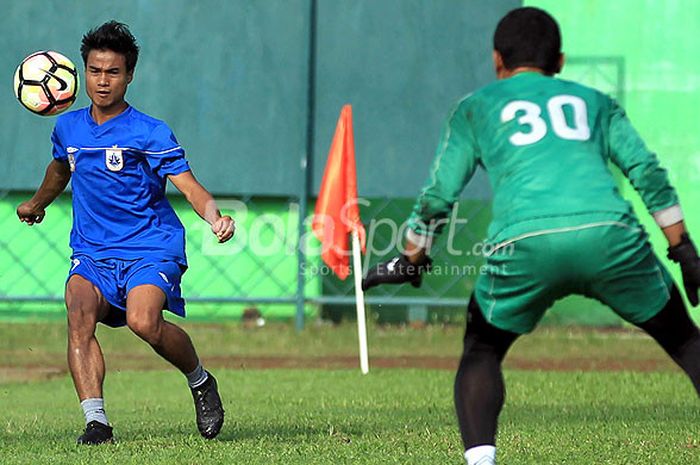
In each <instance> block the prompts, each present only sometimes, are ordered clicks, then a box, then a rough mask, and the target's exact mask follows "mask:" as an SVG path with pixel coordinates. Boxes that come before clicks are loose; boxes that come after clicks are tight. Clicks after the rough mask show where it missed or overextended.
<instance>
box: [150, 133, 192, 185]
mask: <svg viewBox="0 0 700 465" xmlns="http://www.w3.org/2000/svg"><path fill="white" fill-rule="evenodd" d="M144 152H145V155H146V159H147V160H148V165H149V166H150V167H151V170H153V172H154V173H156V174H157V175H158V176H161V177H166V176H168V175H175V174H180V173H184V172H185V171H188V170H189V169H190V165H189V163H188V162H187V159H186V158H185V151H184V150H183V148H182V147H181V146H180V144H179V143H178V141H177V139H176V138H175V134H173V132H172V131H171V130H170V128H169V127H168V126H167V125H166V124H164V123H163V124H160V125H158V126H156V128H155V129H154V130H153V132H152V133H151V135H150V137H149V139H148V142H147V144H146V149H145V151H144Z"/></svg>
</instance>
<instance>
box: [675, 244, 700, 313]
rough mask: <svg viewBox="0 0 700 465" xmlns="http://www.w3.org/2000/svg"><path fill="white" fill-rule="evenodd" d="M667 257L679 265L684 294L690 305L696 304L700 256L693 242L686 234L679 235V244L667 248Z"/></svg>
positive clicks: (699, 282) (699, 280)
mask: <svg viewBox="0 0 700 465" xmlns="http://www.w3.org/2000/svg"><path fill="white" fill-rule="evenodd" d="M668 258H669V259H671V260H673V261H674V262H676V263H678V264H679V265H680V266H681V273H682V274H683V287H684V288H685V295H686V296H687V297H688V300H689V301H690V303H691V305H692V306H693V307H696V306H697V305H698V287H700V258H699V257H698V251H697V250H696V249H695V244H693V241H691V240H690V237H689V236H688V234H683V235H682V236H681V242H680V244H677V245H674V246H673V247H669V248H668Z"/></svg>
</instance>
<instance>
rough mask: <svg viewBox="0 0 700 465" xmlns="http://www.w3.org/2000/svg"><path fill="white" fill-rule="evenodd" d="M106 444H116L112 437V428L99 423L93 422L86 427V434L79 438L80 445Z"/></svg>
mask: <svg viewBox="0 0 700 465" xmlns="http://www.w3.org/2000/svg"><path fill="white" fill-rule="evenodd" d="M106 442H114V436H113V435H112V427H111V426H108V425H105V424H104V423H100V422H99V421H91V422H90V423H88V424H87V426H85V432H84V433H83V434H82V435H81V436H80V437H79V438H78V444H87V445H90V446H96V445H97V444H104V443H106Z"/></svg>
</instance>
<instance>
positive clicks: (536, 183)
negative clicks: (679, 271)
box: [409, 72, 678, 244]
mask: <svg viewBox="0 0 700 465" xmlns="http://www.w3.org/2000/svg"><path fill="white" fill-rule="evenodd" d="M609 161H612V162H613V163H614V164H615V165H617V166H618V167H620V169H621V170H622V172H623V173H624V174H625V176H627V177H628V178H629V179H630V181H631V183H632V185H633V186H634V187H635V189H636V190H637V191H638V192H639V193H640V195H641V197H642V200H643V201H644V203H645V205H646V207H647V208H648V209H649V211H650V212H651V213H655V212H660V211H662V210H665V209H669V208H671V207H674V206H675V205H677V204H678V198H677V196H676V193H675V191H674V189H673V188H672V187H671V185H670V184H669V182H668V178H667V175H666V171H665V170H664V169H663V168H661V167H660V166H659V163H658V160H657V158H656V156H655V155H654V154H653V153H652V152H650V151H649V150H648V149H647V148H646V146H645V144H644V142H643V141H642V139H641V138H640V136H639V134H638V133H637V132H636V131H635V129H634V128H633V127H632V125H631V123H630V121H629V120H628V119H627V117H626V116H625V112H624V110H623V109H622V108H621V107H620V106H619V105H618V104H617V103H616V102H615V101H614V100H612V99H611V98H610V97H608V96H607V95H605V94H603V93H601V92H599V91H596V90H594V89H591V88H588V87H585V86H582V85H580V84H576V83H574V82H570V81H565V80H561V79H556V78H552V77H549V76H544V75H542V74H539V73H529V72H528V73H520V74H516V75H515V76H513V77H511V78H508V79H503V80H498V81H495V82H494V83H492V84H490V85H487V86H486V87H483V88H482V89H480V90H478V91H477V92H474V93H473V94H471V95H468V96H467V97H465V98H464V99H462V100H461V101H460V102H458V103H457V105H456V106H455V108H454V109H453V110H452V112H451V114H450V116H449V118H448V120H447V124H446V126H445V128H444V131H443V133H442V137H441V139H440V143H439V146H438V149H437V154H436V157H435V160H434V162H433V165H432V168H431V172H430V176H429V178H428V181H427V183H426V184H425V186H424V187H423V189H422V191H421V194H420V196H419V197H418V200H417V202H416V204H415V206H414V209H413V213H412V214H411V217H410V218H409V227H410V228H411V229H412V230H413V231H414V232H415V233H417V234H419V235H422V236H431V235H432V234H433V233H434V232H435V231H439V227H438V228H437V229H435V228H434V225H435V224H440V223H444V221H439V220H441V219H443V218H446V217H447V216H448V215H449V213H450V211H451V209H452V206H453V204H454V203H455V202H456V201H457V199H458V198H459V195H460V193H461V191H462V189H463V188H464V186H465V185H466V184H467V182H469V180H470V179H471V177H472V175H473V174H474V172H475V170H476V168H477V166H482V167H483V168H484V169H485V170H486V172H487V173H488V177H489V180H490V182H491V187H492V189H493V206H492V210H493V220H492V222H491V225H490V226H489V231H488V241H489V242H490V243H492V244H498V243H502V242H504V241H510V240H514V239H517V238H518V237H520V236H523V235H528V234H531V233H535V232H546V231H547V230H550V229H557V228H566V227H571V226H578V225H585V224H591V225H595V224H597V223H598V222H602V223H604V222H609V221H630V222H636V219H635V217H634V214H633V212H632V207H631V205H630V204H629V203H628V202H627V201H625V200H624V199H623V198H622V196H621V195H620V192H619V191H618V188H617V184H616V181H615V179H614V177H613V175H612V173H611V171H610V170H609V167H608V162H609ZM674 208H675V207H674Z"/></svg>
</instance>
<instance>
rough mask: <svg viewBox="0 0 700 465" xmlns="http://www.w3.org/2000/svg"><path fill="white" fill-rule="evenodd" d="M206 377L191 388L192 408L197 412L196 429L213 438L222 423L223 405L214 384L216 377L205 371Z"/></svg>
mask: <svg viewBox="0 0 700 465" xmlns="http://www.w3.org/2000/svg"><path fill="white" fill-rule="evenodd" d="M207 375H208V378H207V380H206V381H205V382H204V383H203V384H202V385H201V386H198V387H196V388H193V389H192V397H193V398H194V410H195V412H196V413H197V429H199V433H200V434H201V435H202V437H204V438H205V439H214V438H215V437H216V435H217V434H219V431H221V426H222V425H223V424H224V407H223V406H222V405H221V397H219V390H218V386H217V384H216V378H214V376H213V375H212V374H211V373H209V372H208V371H207Z"/></svg>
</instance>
